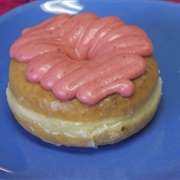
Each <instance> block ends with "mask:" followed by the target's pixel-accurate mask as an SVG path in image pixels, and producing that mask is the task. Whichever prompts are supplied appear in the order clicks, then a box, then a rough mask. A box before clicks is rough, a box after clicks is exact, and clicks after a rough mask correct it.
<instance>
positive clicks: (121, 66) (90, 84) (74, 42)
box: [10, 12, 153, 105]
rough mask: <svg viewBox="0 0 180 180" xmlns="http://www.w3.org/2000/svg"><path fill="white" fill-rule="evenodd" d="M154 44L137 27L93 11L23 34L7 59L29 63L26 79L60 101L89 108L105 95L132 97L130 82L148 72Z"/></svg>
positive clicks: (63, 17)
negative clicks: (71, 100) (74, 99)
mask: <svg viewBox="0 0 180 180" xmlns="http://www.w3.org/2000/svg"><path fill="white" fill-rule="evenodd" d="M152 52H153V46H152V44H151V41H150V39H149V38H148V37H147V34H146V33H145V32H144V31H143V30H142V29H141V28H139V27H137V26H133V25H126V24H125V23H124V22H123V21H122V20H121V19H119V18H118V17H116V16H106V17H103V18H100V17H98V16H97V15H96V14H94V13H88V12H85V13H80V14H78V15H76V16H69V15H66V14H62V15H56V16H54V17H52V18H49V19H48V20H46V21H44V22H42V23H41V24H39V25H37V26H34V27H31V28H27V29H25V30H23V32H22V35H21V37H20V38H19V39H17V40H16V42H15V43H14V44H13V45H12V47H11V49H10V56H11V57H12V58H13V59H15V60H16V61H19V62H22V63H24V62H25V63H28V65H27V68H26V70H25V76H26V78H27V80H29V81H30V82H33V83H40V84H41V86H42V87H43V88H44V89H47V90H50V91H52V92H53V93H54V95H55V96H56V97H57V98H59V99H61V100H70V99H73V98H78V99H79V100H80V101H81V102H82V103H85V104H88V105H93V104H96V103H98V102H100V101H101V100H102V99H104V98H105V97H107V96H109V95H111V94H114V93H119V94H120V95H122V96H124V97H129V96H131V95H132V94H133V93H134V85H133V82H132V80H133V79H135V78H138V77H140V76H141V75H143V74H144V73H145V71H146V61H145V59H144V57H146V56H150V55H151V54H152Z"/></svg>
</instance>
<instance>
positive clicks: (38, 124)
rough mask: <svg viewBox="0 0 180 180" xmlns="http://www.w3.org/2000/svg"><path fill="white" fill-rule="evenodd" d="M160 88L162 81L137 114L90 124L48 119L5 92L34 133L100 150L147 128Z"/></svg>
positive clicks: (51, 140) (45, 138)
mask: <svg viewBox="0 0 180 180" xmlns="http://www.w3.org/2000/svg"><path fill="white" fill-rule="evenodd" d="M161 85H162V82H161V79H160V78H159V80H158V82H157V85H156V87H155V89H154V91H153V93H152V94H151V96H150V97H149V98H148V100H147V101H146V103H145V104H144V105H143V106H142V107H141V108H139V109H138V110H136V111H135V112H134V113H132V114H130V115H128V116H123V117H112V118H107V119H103V120H101V121H90V122H74V121H72V122H71V121H65V120H64V119H60V118H55V117H47V116H45V115H43V114H41V113H38V112H35V111H33V110H32V109H28V108H27V107H25V106H23V105H22V104H21V103H20V101H19V100H17V98H16V97H15V96H14V95H13V92H11V89H10V88H9V87H8V88H7V92H6V93H7V98H8V103H9V106H10V108H11V110H12V112H13V114H14V116H15V117H16V119H17V120H18V122H19V123H20V124H21V125H22V126H23V127H24V128H25V129H26V130H27V131H29V132H30V133H31V134H34V135H35V136H37V137H39V138H40V139H42V140H43V141H46V142H49V143H52V144H55V145H65V146H76V147H97V146H102V145H106V144H113V143H117V142H119V141H122V140H124V139H126V138H127V137H129V136H131V135H133V134H135V133H136V132H138V131H139V130H141V129H142V128H143V127H145V126H146V125H147V124H148V122H149V121H150V120H151V119H152V117H153V115H154V114H155V112H156V110H157V107H158V104H159V100H160V96H161Z"/></svg>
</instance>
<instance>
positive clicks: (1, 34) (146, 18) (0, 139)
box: [0, 0, 180, 180]
mask: <svg viewBox="0 0 180 180" xmlns="http://www.w3.org/2000/svg"><path fill="white" fill-rule="evenodd" d="M82 11H92V12H95V13H97V14H99V16H105V15H116V16H119V17H120V18H122V19H123V20H124V21H125V22H126V23H128V24H134V25H138V26H140V27H142V28H143V29H144V30H145V31H146V32H147V33H148V35H149V37H150V38H151V40H152V43H153V44H154V49H155V50H154V56H155V58H156V59H157V62H158V65H159V69H160V72H161V77H162V79H163V95H162V99H161V102H160V106H159V108H158V111H157V113H156V115H155V116H154V118H153V120H152V121H151V123H150V124H149V125H148V126H147V127H146V128H144V129H143V130H142V131H140V132H139V133H137V134H136V135H134V136H132V137H131V138H129V139H127V140H124V141H122V142H120V143H118V144H114V145H109V146H105V147H100V148H97V149H82V148H70V147H69V148H68V147H64V146H60V147H57V146H54V145H50V144H47V143H45V142H42V141H41V140H39V139H38V138H36V137H34V136H32V135H30V134H29V133H28V132H26V131H25V130H24V129H23V128H22V127H21V126H20V125H19V124H18V123H17V122H16V120H15V118H14V117H13V115H12V113H11V111H10V109H9V107H8V104H7V101H6V94H5V91H6V87H7V83H8V67H9V62H10V57H9V48H10V46H11V44H12V43H13V42H14V41H15V39H16V38H18V37H19V36H20V33H21V30H22V29H24V28H26V27H29V26H33V25H36V24H38V23H40V22H41V21H43V20H45V19H47V18H48V17H50V16H53V15H55V14H56V13H69V14H72V15H74V14H77V13H79V12H82ZM0 79H1V80H0V179H5V178H13V179H20V178H21V179H27V178H30V179H33V178H34V179H35V178H37V179H40V178H42V179H45V178H49V179H55V178H57V179H63V180H66V179H68V180H69V179H76V180H77V179H84V180H86V179H111V180H113V179H131V178H132V179H142V178H147V179H155V178H161V179H165V178H180V153H179V152H180V151H179V150H180V133H179V128H180V96H179V93H180V5H179V4H175V3H167V2H156V1H151V2H150V1H137V2H136V1H115V0H114V1H106V0H104V1H102V0H98V1H95V0H92V1H91V2H89V1H85V0H84V1H79V2H77V1H76V0H73V1H66V0H64V1H63V0H61V1H49V2H47V1H37V2H33V3H29V4H26V5H24V6H21V7H18V8H17V9H14V10H12V11H11V12H9V13H7V14H5V15H3V16H1V17H0Z"/></svg>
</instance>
